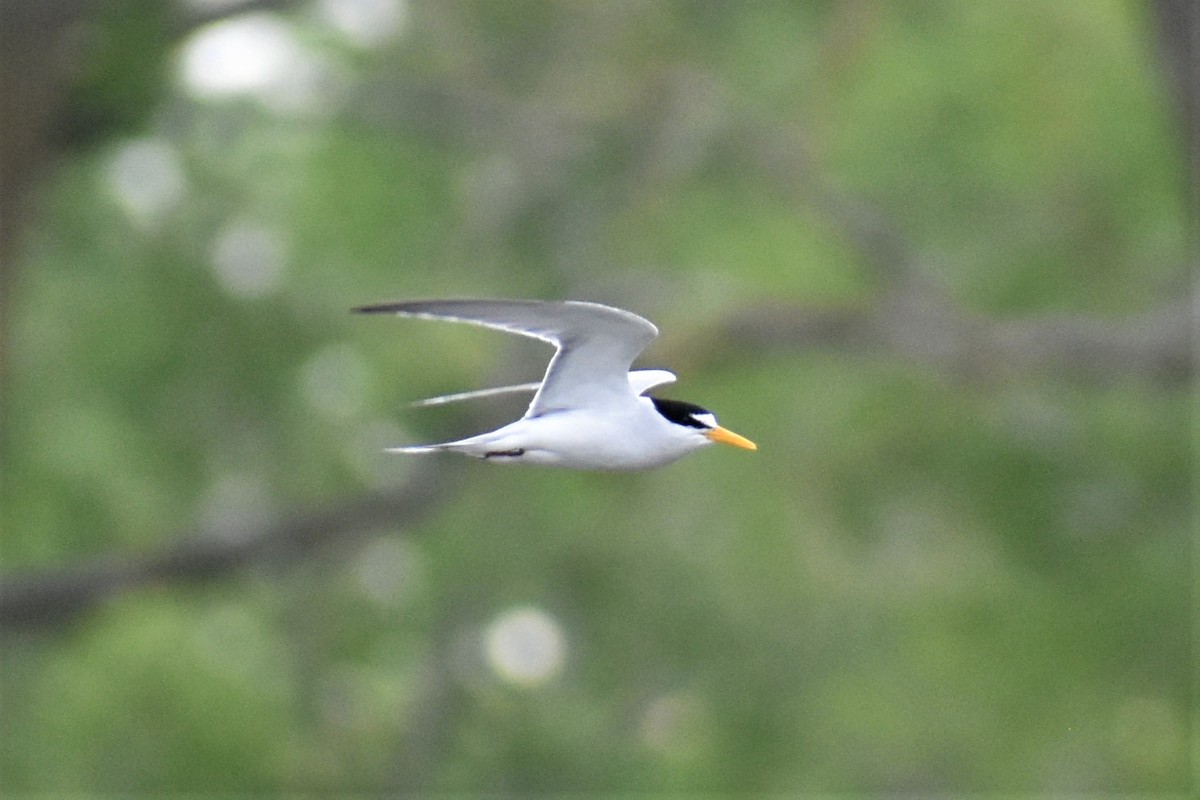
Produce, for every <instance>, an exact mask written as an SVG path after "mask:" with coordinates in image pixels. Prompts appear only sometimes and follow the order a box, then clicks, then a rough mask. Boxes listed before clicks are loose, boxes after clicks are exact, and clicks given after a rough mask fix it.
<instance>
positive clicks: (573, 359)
mask: <svg viewBox="0 0 1200 800" xmlns="http://www.w3.org/2000/svg"><path fill="white" fill-rule="evenodd" d="M355 311H359V312H363V313H377V314H399V315H402V316H410V317H424V318H427V319H442V320H448V321H451V322H465V323H469V324H473V325H482V326H484V327H486V328H495V329H498V330H502V331H508V332H509V333H516V334H520V335H522V336H532V337H534V338H536V339H541V340H543V341H547V342H550V343H552V344H554V345H555V346H556V347H557V348H558V352H556V353H555V354H554V358H552V359H551V360H550V365H549V366H548V367H547V368H546V374H545V376H544V377H543V378H542V384H541V386H540V387H539V388H538V391H537V394H536V395H534V398H533V402H532V403H530V405H529V410H528V411H526V412H525V416H526V417H535V416H538V415H539V414H545V413H548V412H551V411H558V410H563V409H571V408H583V407H611V406H614V405H621V404H626V403H629V402H630V401H631V400H632V399H634V398H636V396H637V395H636V393H635V392H634V391H633V389H632V388H631V387H630V384H629V378H628V375H629V367H630V366H631V365H632V364H633V360H634V359H635V358H637V356H638V354H639V353H641V352H642V350H644V349H645V348H646V345H648V344H650V342H651V341H653V340H654V337H655V336H657V335H658V329H657V328H655V327H654V325H653V323H651V322H650V321H648V320H645V319H643V318H641V317H639V316H638V315H637V314H633V313H631V312H629V311H622V310H621V309H619V308H612V307H611V306H604V305H600V304H599V303H583V302H578V301H573V300H562V301H546V300H417V301H411V302H398V303H383V304H380V305H372V306H362V307H361V308H357V309H355Z"/></svg>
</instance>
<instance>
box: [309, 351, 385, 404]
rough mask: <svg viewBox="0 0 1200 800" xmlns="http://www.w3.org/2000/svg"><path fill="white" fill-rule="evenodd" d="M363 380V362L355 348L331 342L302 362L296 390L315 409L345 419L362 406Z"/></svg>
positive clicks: (365, 367)
mask: <svg viewBox="0 0 1200 800" xmlns="http://www.w3.org/2000/svg"><path fill="white" fill-rule="evenodd" d="M367 380H368V371H367V365H366V362H365V361H364V360H363V357H362V356H361V355H359V353H358V351H357V350H355V349H354V348H353V347H351V346H350V345H347V344H331V345H326V346H325V347H323V348H321V349H320V350H318V351H317V352H316V353H314V354H313V355H312V356H310V357H309V359H308V360H307V361H306V362H304V366H303V367H302V368H301V375H300V390H301V392H303V395H304V398H305V399H306V400H307V401H308V403H309V405H311V406H312V407H313V408H315V409H316V410H318V411H320V412H321V413H323V414H325V415H326V416H329V417H333V418H335V419H345V418H347V417H351V416H353V415H354V414H356V413H358V411H359V410H360V409H361V408H362V401H363V396H364V393H365V392H366V390H367Z"/></svg>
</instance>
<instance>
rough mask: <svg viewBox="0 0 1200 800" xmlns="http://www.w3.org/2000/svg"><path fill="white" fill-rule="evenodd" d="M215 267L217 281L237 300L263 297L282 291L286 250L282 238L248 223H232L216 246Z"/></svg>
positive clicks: (214, 252) (214, 245)
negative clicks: (239, 298) (281, 284)
mask: <svg viewBox="0 0 1200 800" xmlns="http://www.w3.org/2000/svg"><path fill="white" fill-rule="evenodd" d="M212 267H213V271H214V272H215V273H216V276H217V280H218V281H219V282H220V284H221V286H222V287H224V289H225V290H226V291H228V292H229V293H230V294H232V295H234V296H236V297H243V298H252V297H262V296H263V295H266V294H269V293H271V292H273V291H275V290H276V289H277V288H278V287H279V281H280V278H281V277H282V275H283V267H284V247H283V242H282V241H280V238H279V235H278V234H277V233H276V232H275V231H273V230H271V229H269V228H266V227H263V226H261V225H256V224H254V223H250V222H246V221H237V222H233V223H230V224H229V225H228V226H226V227H225V229H224V230H222V231H221V232H220V233H219V234H217V238H216V241H215V242H214V243H213V250H212Z"/></svg>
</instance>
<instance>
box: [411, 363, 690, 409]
mask: <svg viewBox="0 0 1200 800" xmlns="http://www.w3.org/2000/svg"><path fill="white" fill-rule="evenodd" d="M675 380H676V378H675V373H673V372H668V371H667V370H665V369H635V370H633V371H631V372H630V373H629V388H630V389H632V390H633V393H634V394H645V393H646V392H647V391H649V390H650V389H653V388H654V387H655V386H661V385H662V384H664V383H674V382H675ZM541 385H542V382H541V381H533V382H532V383H517V384H513V385H512V386H494V387H492V388H490V389H472V390H471V391H469V392H454V393H453V394H441V395H438V396H437V397H426V398H425V399H424V400H413V401H412V402H411V403H409V404H408V405H409V406H411V407H412V408H427V407H428V406H442V405H446V404H447V403H461V402H462V401H464V400H478V399H480V398H482V397H496V396H497V395H502V394H520V393H521V392H529V393H531V394H532V393H533V392H536V391H537V390H538V389H539V388H541Z"/></svg>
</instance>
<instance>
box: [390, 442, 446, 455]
mask: <svg viewBox="0 0 1200 800" xmlns="http://www.w3.org/2000/svg"><path fill="white" fill-rule="evenodd" d="M443 449H445V445H440V444H422V445H414V446H412V447H389V448H387V449H385V450H384V451H383V452H385V453H406V454H409V455H413V454H419V453H436V452H437V451H439V450H443Z"/></svg>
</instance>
